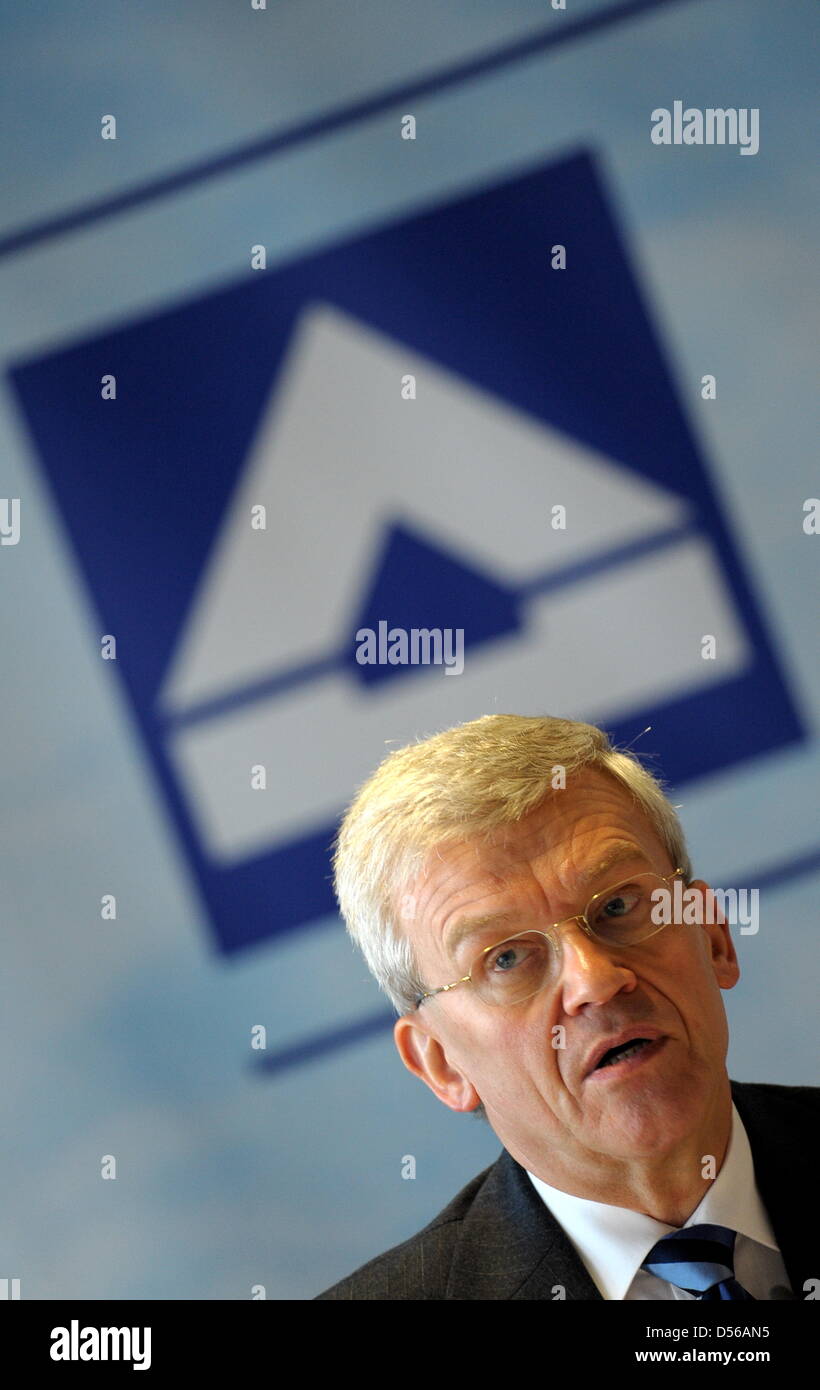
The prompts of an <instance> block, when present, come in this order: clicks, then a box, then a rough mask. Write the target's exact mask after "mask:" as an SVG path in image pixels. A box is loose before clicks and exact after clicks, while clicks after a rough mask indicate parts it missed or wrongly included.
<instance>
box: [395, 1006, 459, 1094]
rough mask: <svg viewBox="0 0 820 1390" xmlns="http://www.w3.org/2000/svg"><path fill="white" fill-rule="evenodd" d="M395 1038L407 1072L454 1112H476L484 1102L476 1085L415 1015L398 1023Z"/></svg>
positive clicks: (403, 1016)
mask: <svg viewBox="0 0 820 1390" xmlns="http://www.w3.org/2000/svg"><path fill="white" fill-rule="evenodd" d="M422 1008H424V1005H422ZM393 1038H394V1040H395V1043H396V1047H397V1049H398V1053H399V1056H400V1057H401V1060H402V1061H403V1062H404V1065H405V1066H406V1067H407V1070H408V1071H411V1072H412V1073H413V1075H414V1076H418V1077H419V1078H420V1080H422V1081H423V1082H424V1083H425V1085H426V1086H429V1087H430V1090H431V1091H432V1092H433V1094H434V1095H437V1096H438V1098H439V1100H440V1101H442V1102H443V1104H444V1105H447V1106H449V1107H450V1109H451V1110H475V1108H476V1106H477V1105H479V1104H480V1103H481V1097H480V1096H479V1094H478V1091H477V1090H476V1088H475V1086H474V1085H473V1084H472V1082H471V1081H470V1080H468V1078H467V1077H466V1076H465V1075H464V1073H463V1072H462V1071H460V1070H459V1069H458V1067H456V1066H454V1065H453V1064H452V1063H451V1062H450V1061H448V1058H447V1054H446V1052H445V1050H444V1047H443V1046H442V1044H441V1043H440V1042H439V1040H438V1038H436V1037H435V1036H434V1034H433V1033H432V1032H431V1031H430V1029H429V1027H428V1026H427V1025H426V1023H425V1022H424V1020H422V1019H419V1018H418V1016H417V1015H416V1014H415V1013H412V1014H403V1015H402V1017H401V1018H399V1019H397V1020H396V1024H395V1027H394V1028H393Z"/></svg>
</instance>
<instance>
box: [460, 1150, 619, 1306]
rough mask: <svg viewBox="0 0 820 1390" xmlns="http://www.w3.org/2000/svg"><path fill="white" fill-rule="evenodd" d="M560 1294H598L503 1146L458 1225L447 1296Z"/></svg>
mask: <svg viewBox="0 0 820 1390" xmlns="http://www.w3.org/2000/svg"><path fill="white" fill-rule="evenodd" d="M561 1289H563V1291H564V1292H563V1295H562V1294H561V1293H560V1292H559V1290H561ZM562 1296H563V1297H564V1298H567V1299H588V1300H596V1299H601V1297H602V1296H601V1293H600V1292H599V1290H598V1288H597V1287H596V1285H595V1284H594V1283H593V1281H592V1279H591V1278H590V1276H589V1274H588V1273H587V1270H586V1267H585V1266H584V1264H583V1262H582V1261H581V1259H580V1258H579V1257H578V1255H577V1254H576V1252H575V1250H574V1248H573V1246H572V1244H571V1243H570V1241H569V1238H568V1237H567V1235H566V1234H565V1232H564V1230H563V1228H562V1227H561V1226H560V1225H559V1223H558V1222H557V1221H556V1220H555V1217H554V1216H552V1215H551V1214H550V1212H549V1211H548V1210H547V1208H546V1207H545V1205H544V1203H543V1202H542V1201H541V1198H540V1197H539V1196H538V1193H537V1192H536V1191H535V1188H534V1187H533V1185H532V1183H531V1182H530V1179H529V1178H528V1177H527V1174H526V1173H525V1171H524V1169H523V1168H522V1167H521V1165H520V1164H518V1163H516V1161H515V1159H514V1158H513V1157H512V1156H511V1155H510V1154H509V1153H507V1151H506V1149H505V1150H504V1151H503V1152H502V1154H501V1157H500V1158H499V1159H498V1161H497V1162H496V1163H495V1164H494V1165H493V1167H492V1168H491V1169H490V1173H489V1175H488V1178H487V1181H486V1182H485V1183H484V1185H483V1186H482V1188H481V1189H480V1191H479V1193H478V1195H477V1197H476V1199H475V1201H474V1202H473V1204H472V1206H471V1207H470V1210H469V1212H468V1213H467V1215H466V1217H465V1218H464V1220H463V1222H462V1224H461V1232H460V1235H459V1240H458V1244H457V1246H456V1249H455V1252H454V1256H453V1262H452V1265H451V1267H450V1277H449V1280H448V1285H447V1293H446V1297H447V1298H453V1299H522V1298H524V1299H545V1300H555V1299H557V1298H561V1297H562Z"/></svg>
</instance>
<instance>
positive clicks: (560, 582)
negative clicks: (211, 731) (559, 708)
mask: <svg viewBox="0 0 820 1390" xmlns="http://www.w3.org/2000/svg"><path fill="white" fill-rule="evenodd" d="M697 534H698V532H697V526H696V523H695V522H694V521H686V522H683V523H682V524H678V525H676V526H672V527H669V528H668V529H667V530H665V531H656V532H655V533H654V534H653V535H650V536H641V537H640V539H638V540H633V541H626V542H625V543H624V544H623V545H617V546H613V547H612V549H610V550H605V551H603V552H602V553H601V554H600V555H593V556H590V557H589V558H587V559H584V560H578V561H576V562H575V563H574V564H570V565H564V566H563V567H562V568H561V569H551V570H548V571H547V572H546V573H545V574H539V575H536V576H535V578H534V579H528V580H527V581H526V583H524V584H522V585H521V586H520V587H519V588H518V589H516V590H514V591H512V597H513V598H514V599H516V600H517V601H518V602H521V603H523V602H525V601H526V600H527V599H529V598H531V597H532V596H533V595H534V594H546V593H551V592H553V591H557V590H558V589H564V588H566V587H567V586H568V585H571V584H578V583H581V582H582V581H583V580H586V579H591V578H593V576H595V575H599V574H602V573H603V572H604V571H606V570H611V569H615V568H617V567H618V566H619V565H629V564H633V563H634V562H635V561H636V560H643V559H645V558H646V556H648V555H653V554H655V553H657V552H659V551H661V550H666V549H668V548H669V547H670V546H674V545H679V544H681V543H682V542H683V541H686V540H689V539H690V538H691V537H692V536H694V535H697ZM347 661H348V654H347V653H346V652H345V651H338V652H330V653H328V655H326V656H321V657H317V658H316V659H315V660H313V661H309V662H304V663H303V664H302V665H300V666H291V667H288V668H287V669H285V670H280V671H274V672H272V673H271V674H270V675H269V676H263V677H262V678H261V679H259V680H256V681H253V682H252V683H251V684H250V685H245V686H242V688H241V689H239V690H231V691H230V692H229V693H228V694H227V695H215V696H214V697H213V698H212V699H209V700H203V701H201V702H200V703H199V704H197V705H191V706H189V707H188V708H187V709H184V710H174V711H172V712H171V713H169V714H168V715H167V716H166V717H165V728H166V731H169V732H170V731H176V730H180V729H185V728H190V727H191V726H193V725H195V724H200V723H202V722H203V721H205V720H210V719H215V718H216V717H217V716H220V715H225V714H232V713H235V712H236V711H237V710H239V709H242V708H243V707H244V706H246V705H252V704H254V703H255V701H257V700H263V699H270V698H271V697H272V696H274V695H281V694H282V693H283V692H284V691H286V690H292V689H293V688H294V686H297V685H304V684H307V683H309V682H311V681H315V680H318V679H320V678H321V677H322V676H329V675H332V674H333V672H334V671H338V672H342V671H344V670H346V668H347Z"/></svg>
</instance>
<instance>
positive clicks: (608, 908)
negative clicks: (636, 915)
mask: <svg viewBox="0 0 820 1390" xmlns="http://www.w3.org/2000/svg"><path fill="white" fill-rule="evenodd" d="M639 896H640V895H639V894H638V893H636V892H634V891H630V892H623V893H616V894H615V896H614V897H612V898H608V899H607V901H606V902H605V903H602V905H601V908H600V912H601V915H602V916H603V917H625V916H626V914H627V913H628V912H631V911H632V909H633V908H634V906H635V904H636V903H637V901H638V898H639Z"/></svg>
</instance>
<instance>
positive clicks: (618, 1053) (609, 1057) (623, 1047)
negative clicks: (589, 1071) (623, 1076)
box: [593, 1038, 657, 1071]
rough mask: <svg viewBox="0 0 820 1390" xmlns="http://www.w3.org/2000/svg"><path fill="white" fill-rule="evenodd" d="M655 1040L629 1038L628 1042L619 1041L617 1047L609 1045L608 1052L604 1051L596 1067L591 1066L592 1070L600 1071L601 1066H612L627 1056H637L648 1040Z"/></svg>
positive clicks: (646, 1045) (649, 1040)
mask: <svg viewBox="0 0 820 1390" xmlns="http://www.w3.org/2000/svg"><path fill="white" fill-rule="evenodd" d="M655 1041H657V1039H650V1038H631V1039H630V1040H629V1042H625V1043H619V1044H618V1046H617V1047H611V1048H610V1049H609V1051H608V1052H605V1053H604V1055H603V1057H602V1058H601V1060H600V1062H599V1063H598V1065H597V1067H593V1071H600V1070H601V1068H602V1067H611V1066H614V1065H615V1063H616V1062H623V1061H625V1059H626V1058H627V1057H633V1056H637V1054H638V1053H639V1052H642V1051H643V1049H644V1048H645V1047H648V1046H649V1043H650V1042H655Z"/></svg>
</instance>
